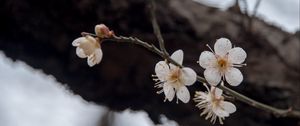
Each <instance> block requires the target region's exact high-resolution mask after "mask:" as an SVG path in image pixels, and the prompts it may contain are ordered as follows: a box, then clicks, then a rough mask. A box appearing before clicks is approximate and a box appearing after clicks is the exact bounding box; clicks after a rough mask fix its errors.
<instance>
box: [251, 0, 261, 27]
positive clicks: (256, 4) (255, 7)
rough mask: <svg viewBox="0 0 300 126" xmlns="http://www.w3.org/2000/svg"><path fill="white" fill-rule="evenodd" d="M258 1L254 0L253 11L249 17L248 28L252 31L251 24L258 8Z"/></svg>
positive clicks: (259, 0) (259, 1)
mask: <svg viewBox="0 0 300 126" xmlns="http://www.w3.org/2000/svg"><path fill="white" fill-rule="evenodd" d="M260 3H261V0H257V1H256V3H255V6H254V10H253V13H252V15H251V17H249V24H248V28H249V29H250V30H251V31H252V25H253V18H254V17H255V16H256V13H257V9H258V7H259V5H260Z"/></svg>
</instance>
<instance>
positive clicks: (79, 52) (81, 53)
mask: <svg viewBox="0 0 300 126" xmlns="http://www.w3.org/2000/svg"><path fill="white" fill-rule="evenodd" d="M76 54H77V56H78V57H80V58H86V57H87V55H85V54H84V51H83V49H82V48H79V47H77V48H76Z"/></svg>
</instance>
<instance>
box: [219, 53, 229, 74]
mask: <svg viewBox="0 0 300 126" xmlns="http://www.w3.org/2000/svg"><path fill="white" fill-rule="evenodd" d="M217 59H218V62H217V63H218V67H219V69H220V72H225V71H226V70H227V68H228V67H229V66H230V63H229V62H228V60H227V57H218V58H217Z"/></svg>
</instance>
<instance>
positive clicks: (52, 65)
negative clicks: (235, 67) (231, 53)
mask: <svg viewBox="0 0 300 126" xmlns="http://www.w3.org/2000/svg"><path fill="white" fill-rule="evenodd" d="M0 3H1V4H0V16H1V17H2V18H1V20H0V28H1V30H0V50H2V51H4V52H5V54H6V55H7V56H9V57H11V58H12V59H17V60H22V61H25V62H26V63H27V64H29V65H31V66H32V67H34V68H37V69H42V70H43V71H44V72H45V73H47V74H52V75H54V76H55V77H56V78H57V80H58V81H60V82H62V83H66V84H67V86H68V87H70V89H71V90H72V91H73V92H74V93H75V94H79V95H80V96H82V97H83V98H84V99H85V100H87V101H93V102H95V103H97V104H99V105H105V106H108V107H109V108H111V109H112V110H124V109H126V108H131V109H135V110H146V111H147V112H148V113H149V114H150V116H151V118H152V119H153V120H154V121H155V122H158V117H159V115H160V114H165V115H166V116H167V117H168V118H170V119H174V120H176V121H177V122H178V123H179V124H181V125H183V126H195V125H208V124H209V122H208V121H205V120H204V118H203V117H200V116H199V115H200V111H199V110H198V109H197V108H195V107H194V106H195V103H194V102H193V101H191V102H190V103H188V104H182V103H180V104H176V103H175V102H172V103H169V102H163V99H164V96H163V95H157V94H156V93H155V92H156V91H157V90H156V89H154V87H153V86H154V82H153V81H152V80H151V74H153V73H154V66H155V64H156V62H158V61H159V60H162V59H160V58H159V57H158V56H156V55H154V54H152V53H150V52H148V51H146V50H144V49H142V48H140V47H138V46H135V45H126V44H120V43H119V44H117V43H114V42H106V43H103V44H102V49H103V53H104V56H103V59H102V62H101V63H100V64H99V65H96V66H95V67H93V68H89V67H88V65H87V63H86V60H85V59H80V58H78V57H77V56H76V55H75V48H73V47H72V46H71V42H72V41H73V40H74V39H75V38H77V37H79V36H80V32H82V31H86V32H93V30H94V26H95V25H96V24H99V23H105V24H106V25H107V26H109V27H110V28H111V29H112V30H114V31H115V33H116V34H118V35H124V36H135V37H138V38H140V39H142V40H145V41H149V42H153V43H154V44H156V45H157V44H158V43H157V40H156V38H155V36H154V35H153V31H152V27H151V23H150V19H149V17H150V16H149V10H148V1H144V0H121V1H120V0H90V1H86V0H51V1H50V0H48V1H30V0H27V1H24V0H4V1H1V2H0ZM235 8H236V7H233V8H232V9H230V10H229V11H220V10H218V9H215V8H210V7H206V6H203V5H201V4H199V3H195V2H193V1H191V0H164V1H158V4H157V19H158V23H159V25H160V26H161V30H162V34H163V37H164V39H165V43H166V48H167V49H168V51H169V53H172V52H173V51H175V50H177V49H183V50H184V52H185V60H184V64H185V66H189V67H192V68H194V69H195V70H196V72H197V73H199V74H200V75H201V74H202V73H203V69H202V68H201V67H200V66H199V65H198V64H197V63H196V61H197V60H198V58H199V55H200V53H201V51H203V50H208V48H207V47H206V46H205V44H207V43H208V44H209V45H210V46H213V43H214V42H215V40H216V39H218V38H220V37H227V38H229V39H230V40H231V41H232V42H233V44H234V45H235V46H240V47H242V48H244V49H245V50H246V51H247V53H248V58H247V61H246V62H247V67H244V68H242V73H244V78H245V79H244V82H243V84H241V85H240V86H238V87H232V88H233V89H235V90H238V91H239V92H242V93H243V94H245V95H247V96H249V97H251V98H254V99H256V100H258V101H261V102H263V103H267V104H270V105H273V106H276V107H280V108H289V107H293V108H294V109H300V98H299V96H300V84H299V81H300V80H299V76H300V73H299V69H300V57H299V50H300V36H299V34H290V33H287V32H284V31H282V30H281V29H280V28H277V27H274V26H272V25H270V24H268V23H266V22H263V21H261V20H259V19H256V18H252V19H251V18H250V17H249V16H247V15H244V14H241V13H240V12H239V11H237V10H238V9H235ZM188 88H189V89H190V91H191V95H192V96H193V95H194V91H196V90H204V87H202V86H200V84H199V83H196V84H194V86H191V87H188ZM234 103H235V104H236V105H237V112H236V113H234V114H232V116H230V118H227V119H226V120H225V125H224V126H241V125H245V126H281V125H290V126H294V125H300V124H299V123H300V121H299V120H296V119H292V118H276V117H275V116H273V115H271V114H270V113H266V112H265V111H262V110H258V109H255V108H252V107H249V106H248V105H246V104H244V103H240V102H234Z"/></svg>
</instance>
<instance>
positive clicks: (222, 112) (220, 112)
mask: <svg viewBox="0 0 300 126" xmlns="http://www.w3.org/2000/svg"><path fill="white" fill-rule="evenodd" d="M212 110H213V112H214V113H215V114H216V115H217V116H219V117H228V116H229V112H227V111H225V109H224V108H223V106H215V107H213V108H212Z"/></svg>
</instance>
